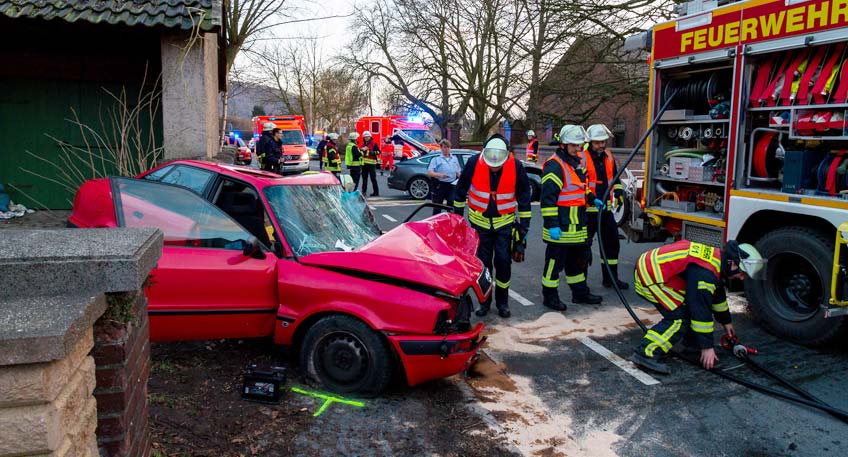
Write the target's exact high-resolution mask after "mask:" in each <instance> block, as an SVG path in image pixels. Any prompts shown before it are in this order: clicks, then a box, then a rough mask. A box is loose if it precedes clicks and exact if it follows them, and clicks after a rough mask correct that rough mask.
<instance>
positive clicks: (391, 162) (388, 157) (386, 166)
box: [380, 137, 395, 176]
mask: <svg viewBox="0 0 848 457" xmlns="http://www.w3.org/2000/svg"><path fill="white" fill-rule="evenodd" d="M394 148H395V147H394V145H393V144H392V138H391V137H387V138H386V141H385V145H384V146H383V152H381V153H380V176H383V172H384V171H386V170H389V173H391V172H392V168H393V167H394V166H395V151H394Z"/></svg>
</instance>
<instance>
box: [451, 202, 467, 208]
mask: <svg viewBox="0 0 848 457" xmlns="http://www.w3.org/2000/svg"><path fill="white" fill-rule="evenodd" d="M453 207H454V208H465V200H463V201H456V200H454V202H453Z"/></svg>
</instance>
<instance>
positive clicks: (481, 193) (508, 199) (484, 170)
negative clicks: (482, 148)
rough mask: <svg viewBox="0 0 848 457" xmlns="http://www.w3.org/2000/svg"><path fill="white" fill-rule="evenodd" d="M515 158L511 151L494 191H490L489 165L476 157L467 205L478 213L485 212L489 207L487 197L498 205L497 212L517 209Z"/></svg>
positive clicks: (504, 212)
mask: <svg viewBox="0 0 848 457" xmlns="http://www.w3.org/2000/svg"><path fill="white" fill-rule="evenodd" d="M515 183H516V171H515V158H514V157H513V156H512V153H510V154H509V157H507V159H506V163H504V165H503V169H502V171H501V180H500V181H499V182H498V188H497V190H496V191H492V185H491V180H490V175H489V166H488V165H486V161H485V160H483V158H482V157H480V158H479V159H477V166H476V167H474V175H473V176H472V177H471V188H470V189H469V190H468V206H469V207H470V208H471V209H473V210H474V211H477V212H478V213H485V212H486V208H488V207H489V199H490V198H494V199H495V203H496V204H497V206H498V214H499V215H501V216H503V215H504V214H509V213H514V212H515V211H516V209H518V200H516V198H515Z"/></svg>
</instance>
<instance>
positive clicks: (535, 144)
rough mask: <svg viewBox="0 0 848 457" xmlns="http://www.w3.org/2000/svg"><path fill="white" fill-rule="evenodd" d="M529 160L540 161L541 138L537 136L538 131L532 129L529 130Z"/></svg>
mask: <svg viewBox="0 0 848 457" xmlns="http://www.w3.org/2000/svg"><path fill="white" fill-rule="evenodd" d="M527 141H528V143H527V161H528V162H538V161H539V139H538V138H536V132H534V131H532V130H528V131H527Z"/></svg>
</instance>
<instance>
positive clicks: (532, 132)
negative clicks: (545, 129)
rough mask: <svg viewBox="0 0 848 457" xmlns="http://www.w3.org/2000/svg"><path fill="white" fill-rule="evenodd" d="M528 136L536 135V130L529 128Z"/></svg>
mask: <svg viewBox="0 0 848 457" xmlns="http://www.w3.org/2000/svg"><path fill="white" fill-rule="evenodd" d="M527 136H529V137H535V136H536V132H534V131H532V130H528V131H527Z"/></svg>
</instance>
